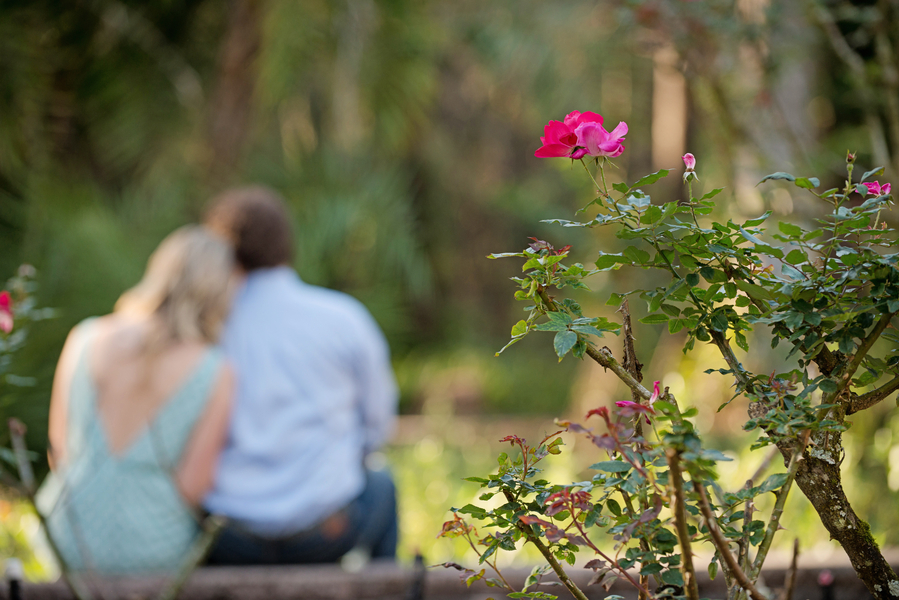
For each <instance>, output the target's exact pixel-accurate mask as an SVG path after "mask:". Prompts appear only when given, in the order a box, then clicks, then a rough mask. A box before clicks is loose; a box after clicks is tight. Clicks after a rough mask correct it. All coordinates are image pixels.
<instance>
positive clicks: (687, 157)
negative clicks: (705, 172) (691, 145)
mask: <svg viewBox="0 0 899 600" xmlns="http://www.w3.org/2000/svg"><path fill="white" fill-rule="evenodd" d="M682 158H683V159H684V166H685V167H687V170H688V171H692V170H694V169H696V157H695V156H693V155H692V154H690V153H689V152H687V153H686V154H684V155H683V157H682Z"/></svg>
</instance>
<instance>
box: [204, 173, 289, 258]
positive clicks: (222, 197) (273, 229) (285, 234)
mask: <svg viewBox="0 0 899 600" xmlns="http://www.w3.org/2000/svg"><path fill="white" fill-rule="evenodd" d="M204 222H205V224H206V226H207V227H209V229H211V230H212V231H214V232H215V233H217V234H218V235H220V236H222V237H223V238H225V239H226V240H228V241H229V242H231V244H232V245H233V246H234V253H235V256H236V258H237V262H239V263H240V265H241V266H242V267H243V268H244V269H245V270H247V271H252V270H254V269H261V268H266V267H277V266H279V265H284V264H289V263H290V262H291V261H292V260H293V233H292V231H291V228H290V215H289V214H288V212H287V205H286V204H285V202H284V199H283V198H282V197H281V195H280V194H279V193H278V192H276V191H274V190H273V189H271V188H268V187H265V186H262V185H253V186H247V187H241V188H234V189H230V190H226V191H224V192H222V193H221V194H219V195H218V196H216V197H215V198H213V199H212V200H211V201H210V202H209V206H208V208H207V211H206V218H205V219H204Z"/></svg>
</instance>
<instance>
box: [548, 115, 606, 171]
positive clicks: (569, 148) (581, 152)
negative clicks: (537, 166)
mask: <svg viewBox="0 0 899 600" xmlns="http://www.w3.org/2000/svg"><path fill="white" fill-rule="evenodd" d="M583 123H599V125H600V126H602V115H600V114H597V113H594V112H584V113H582V112H578V111H573V112H570V113H568V115H567V116H566V117H565V120H564V121H550V122H549V123H547V125H546V127H544V128H543V137H541V138H540V142H541V143H542V144H543V145H542V146H540V148H538V149H537V151H536V152H534V156H537V157H540V158H553V157H567V158H572V159H575V160H577V159H579V158H583V157H584V156H585V155H586V154H587V149H586V148H584V147H583V144H579V143H578V136H577V134H576V133H575V129H576V128H577V127H578V126H579V125H581V124H583Z"/></svg>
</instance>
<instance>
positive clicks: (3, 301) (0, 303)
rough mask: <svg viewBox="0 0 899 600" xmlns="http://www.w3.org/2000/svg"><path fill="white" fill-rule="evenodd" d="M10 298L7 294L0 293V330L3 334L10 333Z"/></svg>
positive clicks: (11, 324) (11, 321)
mask: <svg viewBox="0 0 899 600" xmlns="http://www.w3.org/2000/svg"><path fill="white" fill-rule="evenodd" d="M12 326H13V320H12V298H10V296H9V292H0V330H3V332H4V333H9V332H10V331H12Z"/></svg>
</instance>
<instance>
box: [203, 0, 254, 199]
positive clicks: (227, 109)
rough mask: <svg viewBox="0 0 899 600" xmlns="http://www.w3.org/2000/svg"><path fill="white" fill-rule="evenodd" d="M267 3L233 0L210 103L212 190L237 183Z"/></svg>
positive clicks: (208, 170) (209, 174) (208, 168)
mask: <svg viewBox="0 0 899 600" xmlns="http://www.w3.org/2000/svg"><path fill="white" fill-rule="evenodd" d="M264 5H265V0H231V1H230V2H229V10H228V25H227V30H226V31H225V35H224V39H223V41H222V46H221V50H220V55H219V66H218V74H217V78H216V79H217V81H216V84H215V90H214V92H213V95H212V97H211V99H210V105H209V121H208V126H209V129H208V138H207V149H208V155H207V165H206V184H207V187H208V188H209V189H211V190H215V189H217V188H222V187H225V186H226V185H228V184H230V183H233V182H234V177H235V174H236V173H239V169H238V167H239V166H240V162H241V159H242V158H243V150H244V146H245V144H246V141H247V138H248V137H249V131H250V117H251V116H252V109H253V95H254V92H255V89H256V66H257V65H256V62H257V57H258V55H259V49H260V47H261V45H262V18H263V14H264Z"/></svg>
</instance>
